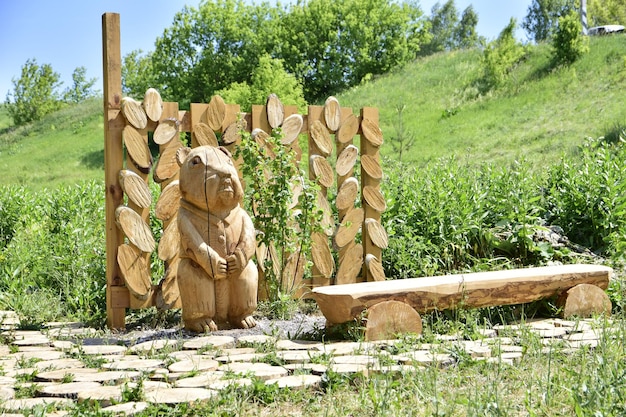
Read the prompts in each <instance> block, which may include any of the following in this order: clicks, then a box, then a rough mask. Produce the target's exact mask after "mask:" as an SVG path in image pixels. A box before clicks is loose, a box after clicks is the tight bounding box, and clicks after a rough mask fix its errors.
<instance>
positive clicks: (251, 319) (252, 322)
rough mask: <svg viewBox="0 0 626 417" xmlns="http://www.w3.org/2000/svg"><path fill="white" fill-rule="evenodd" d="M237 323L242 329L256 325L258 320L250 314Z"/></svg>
mask: <svg viewBox="0 0 626 417" xmlns="http://www.w3.org/2000/svg"><path fill="white" fill-rule="evenodd" d="M236 324H237V326H238V327H240V328H242V329H251V328H253V327H255V326H256V320H254V317H252V316H248V317H246V318H244V319H243V320H241V321H239V322H237V323H236Z"/></svg>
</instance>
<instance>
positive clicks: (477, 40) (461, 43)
mask: <svg viewBox="0 0 626 417" xmlns="http://www.w3.org/2000/svg"><path fill="white" fill-rule="evenodd" d="M476 25H478V14H477V13H476V12H475V11H474V7H472V5H471V4H470V5H469V6H467V8H466V9H465V10H463V13H462V14H461V20H460V21H459V24H458V25H457V27H456V29H455V31H454V46H455V47H456V48H460V49H467V48H473V47H475V46H478V45H480V44H481V42H482V39H481V37H479V36H478V33H477V32H476Z"/></svg>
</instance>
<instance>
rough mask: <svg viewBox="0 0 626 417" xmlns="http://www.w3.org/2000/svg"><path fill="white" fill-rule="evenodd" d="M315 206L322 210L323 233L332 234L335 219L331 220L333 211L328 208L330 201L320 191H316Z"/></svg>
mask: <svg viewBox="0 0 626 417" xmlns="http://www.w3.org/2000/svg"><path fill="white" fill-rule="evenodd" d="M317 208H318V209H320V210H322V221H321V226H322V229H323V230H324V233H326V235H328V236H332V235H333V233H334V232H335V221H334V220H333V211H332V209H331V208H330V203H329V202H328V200H327V199H326V196H324V194H323V193H322V192H321V191H318V192H317Z"/></svg>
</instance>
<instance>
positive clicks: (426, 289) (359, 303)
mask: <svg viewBox="0 0 626 417" xmlns="http://www.w3.org/2000/svg"><path fill="white" fill-rule="evenodd" d="M612 271H613V270H612V269H611V268H609V267H606V266H600V265H585V264H575V265H559V266H547V267H538V268H525V269H512V270H505V271H491V272H476V273H470V274H457V275H445V276H439V277H427V278H411V279H399V280H391V281H381V282H362V283H356V284H347V285H333V286H328V287H318V288H315V289H313V297H314V298H315V300H316V301H317V303H318V305H319V307H320V310H321V311H322V313H323V314H324V316H325V317H326V319H327V320H328V321H329V322H330V323H335V324H336V323H345V322H348V321H351V320H353V319H355V318H356V317H358V316H359V315H360V314H361V313H362V312H363V311H364V310H366V309H367V308H369V307H371V306H373V305H375V304H377V303H379V302H382V301H388V300H395V301H401V302H404V303H406V304H408V305H410V306H411V307H413V308H414V309H415V310H417V312H419V313H425V312H428V311H432V310H445V309H453V308H456V307H460V306H463V307H487V306H498V305H510V304H522V303H528V302H531V301H536V300H540V299H543V298H547V297H552V296H555V295H559V294H560V293H562V292H563V291H567V290H568V289H570V288H572V287H574V286H576V285H578V284H592V285H595V286H597V287H600V288H602V289H606V288H607V287H608V284H609V279H610V277H611V274H612Z"/></svg>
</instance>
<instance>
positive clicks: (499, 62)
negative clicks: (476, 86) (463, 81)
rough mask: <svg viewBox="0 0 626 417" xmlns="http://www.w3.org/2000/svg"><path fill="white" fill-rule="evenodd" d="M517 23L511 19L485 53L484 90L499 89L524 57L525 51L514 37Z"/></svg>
mask: <svg viewBox="0 0 626 417" xmlns="http://www.w3.org/2000/svg"><path fill="white" fill-rule="evenodd" d="M516 27H517V22H516V21H515V19H514V18H511V20H510V21H509V24H508V25H506V26H505V27H504V29H502V32H500V35H498V39H496V40H495V41H492V42H490V43H489V44H488V45H487V47H486V48H485V51H484V53H483V59H482V66H483V76H482V80H481V81H482V84H483V89H484V90H489V89H491V88H497V87H499V86H501V85H502V84H503V83H504V81H505V80H506V78H507V76H508V74H509V72H511V70H512V69H513V68H514V67H515V65H516V64H517V63H518V62H519V61H520V60H521V59H522V58H523V57H524V55H525V53H526V52H525V49H524V47H523V46H522V44H520V43H519V42H518V41H517V40H516V39H515V36H514V33H515V28H516Z"/></svg>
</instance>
